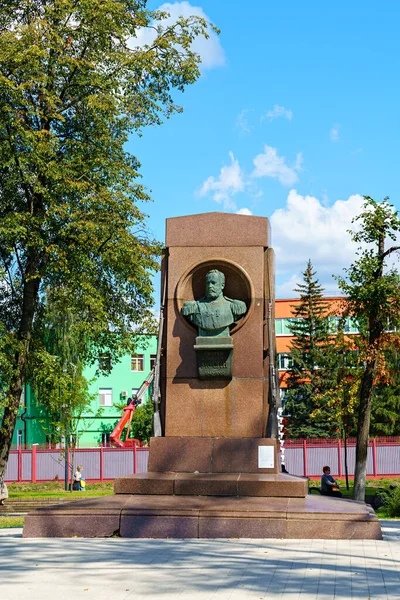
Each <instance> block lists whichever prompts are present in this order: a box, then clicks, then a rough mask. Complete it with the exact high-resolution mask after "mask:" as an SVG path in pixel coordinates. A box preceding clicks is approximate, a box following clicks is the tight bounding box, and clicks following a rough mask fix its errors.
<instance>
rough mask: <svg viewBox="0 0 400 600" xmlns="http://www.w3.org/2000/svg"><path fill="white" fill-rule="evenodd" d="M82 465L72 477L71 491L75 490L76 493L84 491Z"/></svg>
mask: <svg viewBox="0 0 400 600" xmlns="http://www.w3.org/2000/svg"><path fill="white" fill-rule="evenodd" d="M82 469H83V467H82V465H79V467H78V468H77V469H76V471H75V475H74V483H73V485H72V489H73V490H75V491H76V492H84V491H85V485H86V484H85V480H84V479H83V477H82Z"/></svg>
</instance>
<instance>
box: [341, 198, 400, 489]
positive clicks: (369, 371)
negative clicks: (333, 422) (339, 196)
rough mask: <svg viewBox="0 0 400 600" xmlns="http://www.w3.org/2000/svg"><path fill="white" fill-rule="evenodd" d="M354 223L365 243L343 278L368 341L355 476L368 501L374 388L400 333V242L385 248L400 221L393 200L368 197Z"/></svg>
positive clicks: (351, 306)
mask: <svg viewBox="0 0 400 600" xmlns="http://www.w3.org/2000/svg"><path fill="white" fill-rule="evenodd" d="M353 222H354V223H356V224H357V225H358V227H357V229H356V230H355V231H352V232H350V233H351V237H352V239H353V241H355V242H357V243H359V244H360V247H359V250H358V253H357V259H356V260H355V261H354V263H353V264H352V265H351V266H350V267H349V268H348V269H346V270H345V271H346V277H345V278H343V277H338V278H337V281H338V283H339V286H340V289H341V290H342V292H343V293H344V294H345V296H346V298H347V309H346V310H347V314H349V315H354V316H355V317H356V318H357V320H358V321H359V322H360V323H361V324H362V328H361V336H362V338H363V340H364V352H363V356H362V357H361V358H362V361H363V364H364V368H363V373H362V377H361V382H360V388H359V408H358V425H357V446H356V468H355V476H354V498H355V499H356V500H364V495H365V484H366V473H367V452H368V439H369V429H370V418H371V406H372V396H373V390H374V387H375V384H376V378H377V376H378V375H379V373H381V372H382V370H383V369H384V360H385V356H384V349H385V348H386V347H388V345H389V344H391V343H393V339H394V338H396V337H397V335H398V334H396V333H390V331H393V330H394V329H395V328H396V326H397V327H398V325H399V324H400V277H399V273H398V271H397V270H396V269H394V268H391V267H390V266H388V264H387V263H388V259H389V258H390V257H391V256H392V255H393V253H394V252H396V251H398V250H399V249H400V246H396V245H393V246H390V247H388V248H385V244H386V242H387V240H395V239H396V232H398V231H399V230H400V220H399V217H398V214H397V212H396V211H395V210H394V207H393V206H391V205H390V204H389V203H388V202H387V199H385V200H384V201H383V202H380V203H379V202H376V201H375V200H373V199H372V198H370V197H369V196H365V203H364V206H363V211H362V212H361V214H360V215H359V216H357V217H356V218H355V219H353Z"/></svg>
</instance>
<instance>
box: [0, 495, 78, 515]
mask: <svg viewBox="0 0 400 600" xmlns="http://www.w3.org/2000/svg"><path fill="white" fill-rule="evenodd" d="M74 500H77V498H76V497H75V496H74V497H73V498H71V499H69V498H8V499H7V500H5V502H4V505H2V506H0V515H11V514H21V513H28V512H30V511H32V510H35V509H36V508H41V507H46V506H52V505H54V504H65V503H67V502H73V501H74Z"/></svg>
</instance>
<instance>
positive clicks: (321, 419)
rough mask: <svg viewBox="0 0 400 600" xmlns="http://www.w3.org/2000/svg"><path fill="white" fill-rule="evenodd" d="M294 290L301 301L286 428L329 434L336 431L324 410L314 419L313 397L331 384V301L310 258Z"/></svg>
mask: <svg viewBox="0 0 400 600" xmlns="http://www.w3.org/2000/svg"><path fill="white" fill-rule="evenodd" d="M295 291H296V292H297V293H298V294H299V295H300V304H299V305H298V306H296V307H295V308H294V310H293V311H292V314H293V316H294V318H293V320H292V321H291V324H290V331H291V333H292V335H293V336H294V339H293V341H292V345H291V348H290V360H291V367H290V375H289V378H288V395H287V401H286V404H285V412H286V413H288V414H290V418H289V424H288V427H287V430H288V435H289V436H291V437H311V438H313V437H327V436H330V435H332V432H335V431H336V430H337V423H336V422H331V421H330V420H329V418H328V415H327V413H326V412H325V411H320V412H319V413H318V415H317V416H316V417H315V418H314V419H311V418H310V415H311V413H312V412H313V411H314V409H315V408H316V406H315V402H314V399H315V397H316V395H317V394H321V392H322V391H323V390H325V389H326V388H327V387H328V385H329V377H330V371H329V369H328V368H326V366H325V355H326V351H327V348H328V346H329V344H330V333H329V321H328V318H327V315H328V304H327V302H326V301H325V300H324V298H323V288H322V286H321V285H320V284H319V282H318V280H317V279H316V278H315V271H313V267H312V264H311V261H308V263H307V267H306V270H305V271H304V272H303V283H300V284H299V285H298V286H297V288H296V289H295Z"/></svg>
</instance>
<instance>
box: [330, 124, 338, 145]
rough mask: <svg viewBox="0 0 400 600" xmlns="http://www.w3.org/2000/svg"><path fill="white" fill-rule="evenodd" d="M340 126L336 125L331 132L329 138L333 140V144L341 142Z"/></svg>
mask: <svg viewBox="0 0 400 600" xmlns="http://www.w3.org/2000/svg"><path fill="white" fill-rule="evenodd" d="M339 127H340V126H339V125H334V126H333V127H332V129H331V130H330V132H329V137H330V138H331V142H338V141H339Z"/></svg>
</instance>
